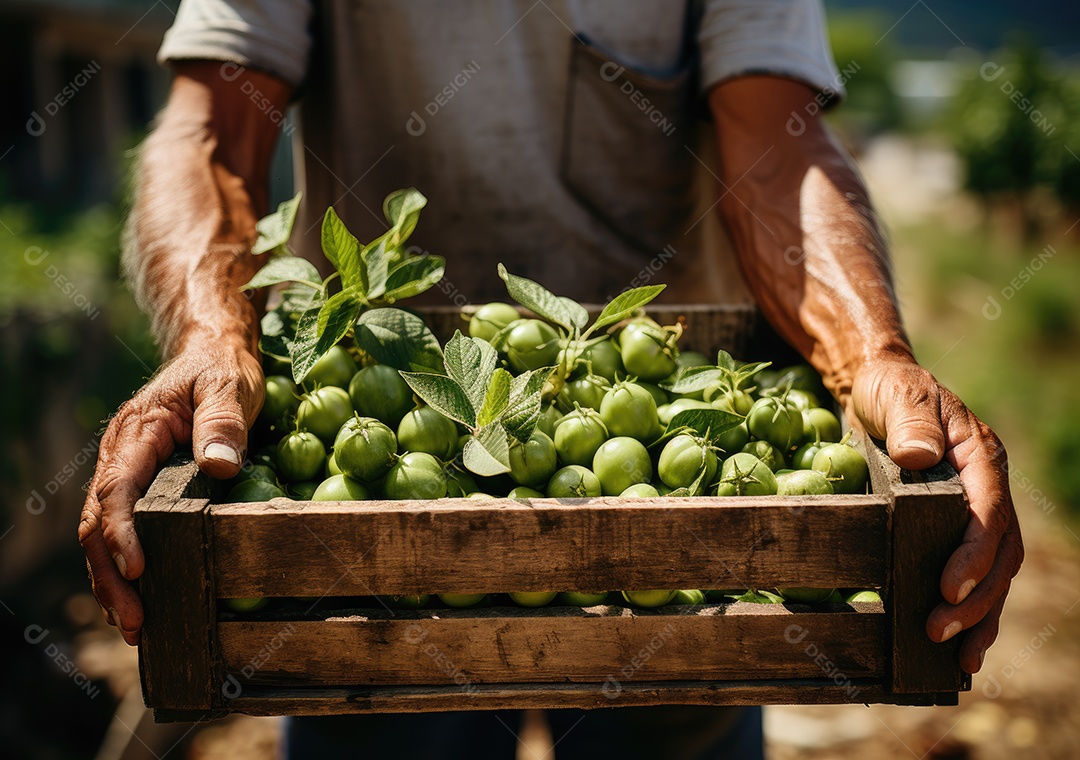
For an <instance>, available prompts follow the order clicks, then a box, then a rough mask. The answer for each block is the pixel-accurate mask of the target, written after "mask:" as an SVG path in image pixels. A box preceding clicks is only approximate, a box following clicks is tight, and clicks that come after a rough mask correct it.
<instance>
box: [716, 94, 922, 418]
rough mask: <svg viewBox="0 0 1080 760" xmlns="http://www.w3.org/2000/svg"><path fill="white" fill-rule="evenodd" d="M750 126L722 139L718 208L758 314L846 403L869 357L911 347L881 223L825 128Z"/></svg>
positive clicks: (907, 350)
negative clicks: (798, 132) (801, 129)
mask: <svg viewBox="0 0 1080 760" xmlns="http://www.w3.org/2000/svg"><path fill="white" fill-rule="evenodd" d="M744 113H745V112H744ZM783 115H786V114H783ZM731 118H743V117H742V116H729V119H731ZM748 118H753V117H748ZM780 123H781V124H782V123H784V122H780ZM729 126H730V125H729ZM747 127H748V128H747V129H745V130H739V134H741V135H742V136H743V139H741V140H727V141H725V140H721V151H720V161H721V175H720V178H721V181H723V182H724V184H725V186H726V187H729V188H732V190H731V191H730V192H728V193H727V194H726V195H725V196H724V197H723V199H722V200H721V202H720V211H721V214H722V215H723V217H724V220H725V222H726V224H727V226H728V229H729V230H730V232H731V234H732V237H733V240H734V243H735V246H736V250H737V251H738V257H739V262H740V265H741V267H742V270H743V272H744V275H745V277H746V280H747V283H748V285H749V287H750V289H751V292H752V293H753V295H754V297H755V298H756V299H757V301H758V303H759V305H760V307H761V309H762V311H763V312H764V314H765V316H766V317H767V318H768V319H769V321H770V322H771V323H772V324H773V325H774V326H775V327H776V328H777V330H778V331H779V332H780V333H781V334H782V335H783V337H784V338H785V339H787V340H788V342H790V343H791V344H792V345H793V346H794V347H795V348H796V349H797V350H799V352H800V353H802V355H803V356H805V357H806V358H807V360H808V361H810V362H811V364H813V365H814V367H815V368H816V369H818V371H819V372H821V374H822V376H823V378H824V380H825V383H826V385H827V387H828V388H829V390H830V391H832V392H833V394H834V395H836V396H837V397H838V398H840V399H841V400H842V401H846V400H847V397H848V395H849V394H850V392H851V386H852V382H853V379H854V376H855V374H856V373H857V372H858V369H859V368H860V367H861V366H862V365H863V364H865V363H866V362H867V361H871V360H873V359H874V358H875V357H881V356H884V355H899V356H905V357H910V355H911V349H910V346H909V344H908V340H907V338H906V336H905V334H904V330H903V326H902V324H901V321H900V316H899V313H898V309H897V306H896V300H895V296H894V292H893V284H892V275H891V272H890V270H889V262H888V256H887V251H886V249H885V242H884V239H883V236H882V234H881V230H880V228H879V226H878V223H877V221H876V218H875V215H874V212H873V209H872V207H871V205H870V201H869V199H868V196H867V192H866V189H865V187H864V186H863V183H862V180H861V178H860V177H859V175H858V172H857V171H856V170H855V168H854V165H853V162H852V161H851V159H850V157H849V156H848V155H847V154H846V152H845V151H844V150H843V149H842V148H841V147H840V146H839V145H837V144H836V143H835V142H834V141H833V140H832V139H831V137H830V135H829V134H828V133H827V131H826V130H824V129H823V128H819V129H816V130H815V129H808V130H807V131H806V132H804V133H803V134H801V135H799V136H792V135H790V134H789V133H788V132H787V131H786V129H781V130H776V129H773V130H771V131H767V130H761V129H755V128H753V127H752V125H747ZM819 127H820V125H819ZM722 192H723V190H722Z"/></svg>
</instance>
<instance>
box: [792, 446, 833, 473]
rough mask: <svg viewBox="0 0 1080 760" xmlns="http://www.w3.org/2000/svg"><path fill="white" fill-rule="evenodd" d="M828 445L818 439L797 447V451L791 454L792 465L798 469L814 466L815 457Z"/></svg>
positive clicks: (807, 468)
mask: <svg viewBox="0 0 1080 760" xmlns="http://www.w3.org/2000/svg"><path fill="white" fill-rule="evenodd" d="M827 445H828V444H827V443H820V442H818V441H814V442H813V443H804V444H803V445H802V446H800V447H799V448H797V449H795V453H794V454H792V455H791V466H792V467H794V468H795V469H796V470H809V469H810V468H812V467H813V466H814V457H815V456H817V453H818V452H819V451H821V450H822V449H823V448H825V447H826V446H827Z"/></svg>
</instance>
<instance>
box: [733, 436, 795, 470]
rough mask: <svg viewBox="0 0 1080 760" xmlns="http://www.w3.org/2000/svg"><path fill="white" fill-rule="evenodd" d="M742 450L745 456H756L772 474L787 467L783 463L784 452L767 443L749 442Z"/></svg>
mask: <svg viewBox="0 0 1080 760" xmlns="http://www.w3.org/2000/svg"><path fill="white" fill-rule="evenodd" d="M742 450H743V453H745V454H753V455H754V456H756V457H757V458H758V459H760V460H761V461H762V462H764V463H765V464H766V466H767V467H768V468H769V469H770V470H772V471H773V472H774V473H775V472H776V471H777V470H782V469H784V468H785V467H786V466H787V464H786V463H785V462H784V452H782V451H781V450H780V449H778V448H776V446H774V445H773V444H771V443H769V442H768V441H750V442H749V443H748V444H746V445H745V446H743V447H742Z"/></svg>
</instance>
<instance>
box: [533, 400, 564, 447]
mask: <svg viewBox="0 0 1080 760" xmlns="http://www.w3.org/2000/svg"><path fill="white" fill-rule="evenodd" d="M562 418H563V414H562V412H560V411H559V410H558V409H556V408H555V404H553V403H549V404H544V409H543V411H542V412H540V419H539V420H537V421H536V429H537V430H539V431H540V432H541V433H543V434H544V435H546V436H547V437H548V438H551V439H552V440H554V439H555V428H556V427H558V424H559V421H560V420H561V419H562Z"/></svg>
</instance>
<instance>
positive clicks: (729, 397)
mask: <svg viewBox="0 0 1080 760" xmlns="http://www.w3.org/2000/svg"><path fill="white" fill-rule="evenodd" d="M709 390H712V389H711V388H710V389H709ZM705 400H706V401H708V402H710V403H711V404H712V407H713V408H714V409H719V410H720V411H722V412H731V413H733V414H738V415H740V416H742V417H745V416H746V415H748V414H749V413H750V410H751V409H753V408H754V397H753V396H751V395H750V394H749V393H747V392H746V391H744V390H734V391H731V390H723V391H722V390H719V389H717V390H714V391H713V392H712V393H711V394H710V393H709V391H706V392H705Z"/></svg>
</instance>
